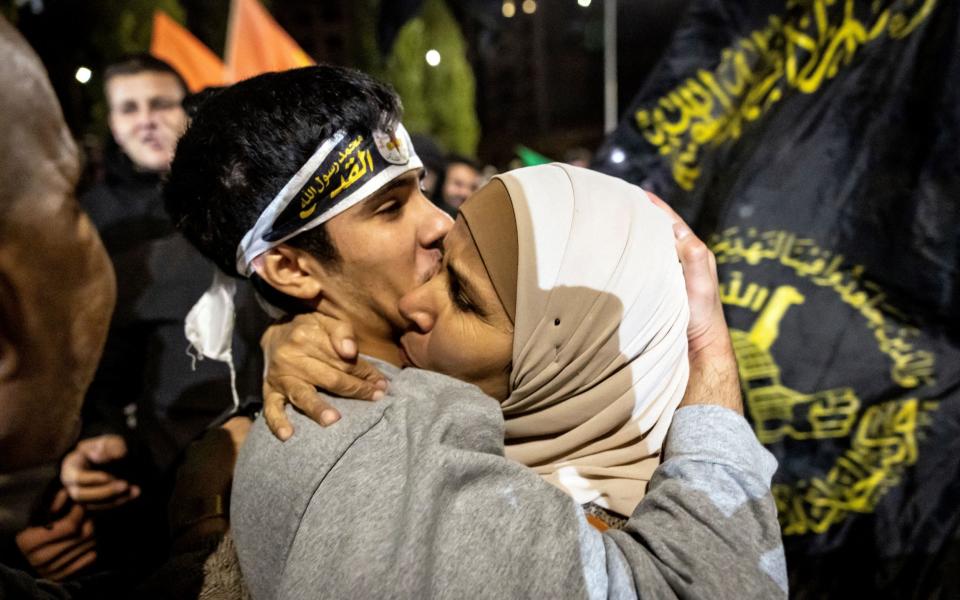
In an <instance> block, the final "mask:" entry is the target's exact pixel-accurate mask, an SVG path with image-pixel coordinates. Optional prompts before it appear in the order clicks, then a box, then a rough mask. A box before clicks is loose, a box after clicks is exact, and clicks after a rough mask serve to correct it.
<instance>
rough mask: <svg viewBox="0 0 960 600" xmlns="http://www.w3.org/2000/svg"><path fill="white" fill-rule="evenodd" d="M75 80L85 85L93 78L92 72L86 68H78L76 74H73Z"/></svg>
mask: <svg viewBox="0 0 960 600" xmlns="http://www.w3.org/2000/svg"><path fill="white" fill-rule="evenodd" d="M73 76H74V77H76V78H77V81H79V82H80V83H86V82H88V81H90V78H91V77H93V71H91V70H90V69H88V68H86V67H80V68H79V69H77V72H76V73H74V74H73Z"/></svg>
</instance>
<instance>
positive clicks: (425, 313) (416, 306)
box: [399, 286, 436, 333]
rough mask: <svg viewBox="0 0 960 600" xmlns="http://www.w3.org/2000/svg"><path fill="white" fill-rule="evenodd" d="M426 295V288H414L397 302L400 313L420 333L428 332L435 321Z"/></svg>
mask: <svg viewBox="0 0 960 600" xmlns="http://www.w3.org/2000/svg"><path fill="white" fill-rule="evenodd" d="M424 287H426V286H424ZM426 297H427V293H426V290H414V291H412V292H410V293H409V294H407V295H406V296H404V297H403V298H401V299H400V304H399V308H400V314H401V315H402V316H403V318H404V319H406V320H407V321H410V323H411V324H412V325H413V326H414V327H416V329H417V331H419V332H420V333H428V332H429V331H430V330H432V329H433V325H434V323H435V321H436V319H434V315H433V311H431V310H430V308H429V305H428V303H427V302H426V299H427V298H426Z"/></svg>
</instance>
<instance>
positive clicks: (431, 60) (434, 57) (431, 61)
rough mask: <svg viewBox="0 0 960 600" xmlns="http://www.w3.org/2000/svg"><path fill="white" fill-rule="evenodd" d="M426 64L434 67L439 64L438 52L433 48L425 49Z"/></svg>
mask: <svg viewBox="0 0 960 600" xmlns="http://www.w3.org/2000/svg"><path fill="white" fill-rule="evenodd" d="M426 59H427V64H428V65H430V66H431V67H435V66H437V65H439V64H440V53H439V52H437V51H436V50H434V49H432V48H431V49H430V50H427V56H426Z"/></svg>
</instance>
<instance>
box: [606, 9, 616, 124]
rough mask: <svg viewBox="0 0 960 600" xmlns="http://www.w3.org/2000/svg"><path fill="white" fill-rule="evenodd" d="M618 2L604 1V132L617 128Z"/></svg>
mask: <svg viewBox="0 0 960 600" xmlns="http://www.w3.org/2000/svg"><path fill="white" fill-rule="evenodd" d="M619 116H620V115H619V114H618V112H617V0H603V130H604V132H605V133H610V132H611V131H613V130H614V129H616V128H617V118H618V117H619Z"/></svg>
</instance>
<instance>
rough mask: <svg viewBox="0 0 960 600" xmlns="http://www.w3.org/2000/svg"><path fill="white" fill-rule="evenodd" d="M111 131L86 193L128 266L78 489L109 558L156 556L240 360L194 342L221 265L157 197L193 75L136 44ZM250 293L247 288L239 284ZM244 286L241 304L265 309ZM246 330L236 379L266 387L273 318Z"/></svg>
mask: <svg viewBox="0 0 960 600" xmlns="http://www.w3.org/2000/svg"><path fill="white" fill-rule="evenodd" d="M104 87H105V93H106V97H107V103H108V106H109V125H110V131H111V133H112V140H110V141H109V142H108V148H107V151H106V153H105V155H106V158H105V178H104V180H103V181H102V182H101V183H99V184H98V185H96V186H94V187H93V188H92V189H90V190H89V191H88V192H87V193H86V194H85V195H83V196H82V198H81V204H82V206H83V208H84V209H85V210H86V211H87V213H88V214H89V215H90V217H91V219H92V220H93V222H94V224H95V225H96V227H97V229H98V230H99V232H100V236H101V238H102V239H103V242H104V245H105V246H106V248H107V252H108V253H109V255H110V258H111V260H112V262H113V265H114V269H115V271H116V274H117V307H116V311H115V312H114V316H113V320H112V322H111V325H110V333H109V337H108V340H107V345H106V348H105V350H104V355H103V359H102V361H101V363H100V366H99V368H98V370H97V374H96V377H95V379H94V381H93V383H92V385H91V386H90V389H89V392H88V394H87V398H86V402H85V404H84V410H83V433H82V436H81V441H80V442H79V443H78V444H77V445H76V447H75V448H74V449H73V451H71V452H70V453H69V454H67V455H66V457H65V458H64V460H63V462H62V465H61V481H62V482H63V484H64V487H65V488H66V490H67V492H68V493H69V494H70V497H71V498H72V499H73V500H74V501H75V502H78V503H80V504H81V505H82V506H84V507H85V508H86V509H87V510H89V511H91V512H92V513H93V514H94V515H96V516H97V518H96V519H95V521H96V525H97V542H98V554H99V559H98V562H99V565H100V567H102V568H103V567H105V568H128V567H136V568H140V567H149V566H150V565H152V564H156V563H157V561H159V560H161V559H162V558H163V556H164V554H165V550H166V548H165V546H166V540H167V537H168V536H167V531H166V525H165V523H164V520H165V519H164V517H165V514H166V507H165V505H166V500H167V496H168V489H169V484H170V476H171V471H172V468H173V467H174V466H175V462H176V459H177V457H178V456H179V454H180V453H181V452H182V450H183V449H184V448H185V447H186V446H187V445H188V444H189V443H190V441H191V440H193V439H194V438H196V437H197V436H198V435H199V434H201V433H202V432H203V431H204V430H205V429H206V428H207V427H209V426H210V425H211V424H214V423H217V422H218V421H220V420H222V418H221V417H223V416H224V415H226V414H227V413H228V412H229V411H230V410H231V409H232V408H233V404H234V402H233V398H234V394H233V390H232V389H231V373H230V370H229V369H228V367H227V366H225V365H223V364H222V363H216V362H214V361H199V360H195V359H194V358H193V357H192V356H191V355H189V354H188V353H187V348H188V342H187V339H186V337H185V335H184V325H183V323H184V317H185V316H186V315H187V313H188V312H189V310H190V308H191V307H192V305H193V303H194V302H195V301H196V299H197V298H198V297H199V296H200V295H201V294H202V293H203V291H204V290H205V289H206V288H207V286H208V285H209V283H210V277H211V274H212V272H213V266H212V264H211V263H209V262H208V261H207V260H206V259H204V258H203V257H202V256H201V255H200V253H198V252H197V251H196V250H194V249H193V247H192V246H191V245H190V244H189V243H187V242H186V241H185V240H184V239H183V238H182V237H181V236H180V234H178V233H177V232H176V231H175V229H174V225H173V223H172V222H171V221H170V219H169V217H168V216H167V214H166V213H165V211H164V208H163V202H162V200H161V197H160V188H161V183H162V178H163V177H164V175H165V173H167V172H168V171H169V169H170V162H171V160H172V158H173V152H174V149H175V148H176V143H177V140H178V138H179V136H180V134H181V133H182V132H183V130H184V129H185V127H186V124H187V114H186V112H185V110H184V107H183V100H184V98H185V96H186V94H187V86H186V84H185V83H184V81H183V79H182V78H181V76H180V75H179V74H178V73H177V72H176V71H175V70H174V69H173V68H172V67H171V66H170V65H168V64H167V63H165V62H163V61H161V60H159V59H157V58H154V57H152V56H150V55H137V56H132V57H129V58H127V59H124V60H122V61H121V62H118V63H115V64H113V65H110V66H109V67H107V69H106V70H105V73H104ZM241 292H243V290H242V291H241ZM251 299H252V296H251V295H250V294H245V293H241V294H240V297H239V298H238V308H239V309H240V310H241V311H244V310H247V309H249V310H250V312H253V313H256V312H258V311H257V310H256V308H255V307H254V306H253V302H252V300H251ZM240 322H241V323H243V324H245V325H249V330H248V331H243V332H235V333H236V335H235V338H236V339H235V341H234V345H233V348H234V350H233V351H234V360H235V364H236V365H237V367H238V369H239V371H238V378H239V381H238V382H237V386H238V388H239V389H242V390H249V391H250V392H251V394H250V396H249V397H247V396H245V400H246V399H248V398H251V397H252V398H256V400H255V401H258V400H259V389H258V385H259V371H260V369H259V367H258V366H257V365H255V364H253V363H252V362H249V361H247V360H246V358H247V357H250V360H251V361H254V360H259V359H258V357H259V353H258V352H250V350H253V349H254V348H255V347H256V343H257V340H258V339H259V338H258V336H259V332H258V331H256V329H257V327H258V324H259V323H262V322H263V320H262V318H252V319H243V320H242V321H240Z"/></svg>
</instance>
